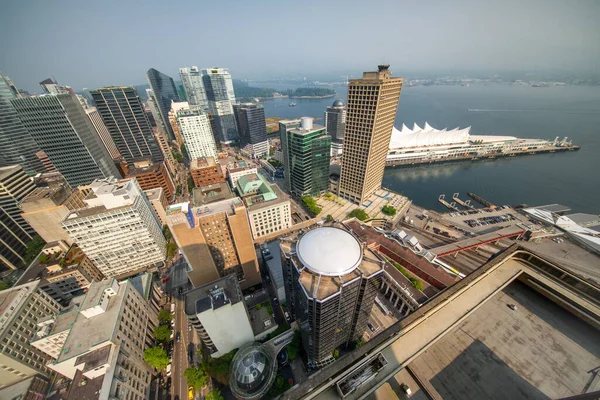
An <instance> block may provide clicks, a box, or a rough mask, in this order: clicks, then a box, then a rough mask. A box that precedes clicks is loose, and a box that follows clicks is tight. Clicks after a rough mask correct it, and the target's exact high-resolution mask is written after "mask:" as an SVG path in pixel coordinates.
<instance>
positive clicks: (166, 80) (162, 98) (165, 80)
mask: <svg viewBox="0 0 600 400" xmlns="http://www.w3.org/2000/svg"><path fill="white" fill-rule="evenodd" d="M146 77H147V78H148V83H149V84H150V87H151V88H152V93H153V95H154V101H155V102H156V106H157V108H158V111H159V113H160V119H161V121H162V123H163V126H164V128H165V131H166V132H167V133H168V135H169V137H171V139H174V136H173V132H172V130H171V124H170V123H169V111H170V110H171V102H172V101H175V102H178V101H179V94H178V93H177V88H176V87H175V82H173V78H171V77H170V76H168V75H165V74H163V73H162V72H160V71H157V70H155V69H154V68H150V69H149V70H148V72H147V73H146Z"/></svg>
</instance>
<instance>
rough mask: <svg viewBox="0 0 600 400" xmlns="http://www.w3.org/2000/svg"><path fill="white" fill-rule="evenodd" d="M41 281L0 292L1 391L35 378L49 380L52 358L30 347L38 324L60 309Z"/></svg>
mask: <svg viewBox="0 0 600 400" xmlns="http://www.w3.org/2000/svg"><path fill="white" fill-rule="evenodd" d="M39 284H40V281H34V282H31V283H26V284H24V285H19V286H15V287H13V288H11V289H6V290H3V291H2V292H0V389H1V388H3V387H5V386H9V385H12V384H13V383H16V382H19V381H22V380H24V379H27V378H30V377H32V376H34V375H36V374H42V375H45V376H49V374H50V370H49V369H48V368H47V367H46V364H47V363H48V362H49V361H50V357H49V356H48V355H46V354H45V353H43V352H41V351H40V350H38V349H37V348H35V347H33V346H32V345H31V340H32V339H33V338H34V337H35V334H36V325H37V324H38V322H39V321H40V320H42V319H44V318H46V317H48V316H51V315H54V314H57V313H58V312H59V311H60V309H61V307H60V305H59V304H58V303H57V302H56V301H54V300H53V299H52V298H51V297H50V296H49V295H47V294H46V293H44V292H43V291H42V290H40V288H39Z"/></svg>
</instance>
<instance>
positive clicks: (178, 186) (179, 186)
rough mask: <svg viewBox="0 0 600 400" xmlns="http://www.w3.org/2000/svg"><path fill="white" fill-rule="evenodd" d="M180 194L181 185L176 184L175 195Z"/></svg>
mask: <svg viewBox="0 0 600 400" xmlns="http://www.w3.org/2000/svg"><path fill="white" fill-rule="evenodd" d="M179 195H181V185H177V187H176V188H175V196H179Z"/></svg>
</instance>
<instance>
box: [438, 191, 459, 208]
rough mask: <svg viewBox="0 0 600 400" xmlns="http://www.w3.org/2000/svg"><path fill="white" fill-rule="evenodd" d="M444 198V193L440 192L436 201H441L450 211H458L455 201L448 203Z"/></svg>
mask: <svg viewBox="0 0 600 400" xmlns="http://www.w3.org/2000/svg"><path fill="white" fill-rule="evenodd" d="M445 199H446V195H445V194H440V197H439V198H438V201H439V202H440V203H442V204H443V205H444V206H445V207H447V208H448V209H450V210H452V211H460V210H459V209H458V208H456V203H455V202H452V203H448V202H447V201H446V200H445Z"/></svg>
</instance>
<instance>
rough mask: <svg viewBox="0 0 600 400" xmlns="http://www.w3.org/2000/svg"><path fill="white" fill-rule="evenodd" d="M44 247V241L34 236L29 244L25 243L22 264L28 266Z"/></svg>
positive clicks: (38, 236)
mask: <svg viewBox="0 0 600 400" xmlns="http://www.w3.org/2000/svg"><path fill="white" fill-rule="evenodd" d="M45 245H46V242H44V239H42V237H41V236H40V235H35V236H34V238H33V239H31V241H30V242H29V243H27V248H26V249H25V257H24V263H25V264H26V265H29V264H30V263H31V262H32V261H33V260H35V258H36V257H37V255H38V254H40V251H42V249H43V248H44V246H45Z"/></svg>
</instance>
